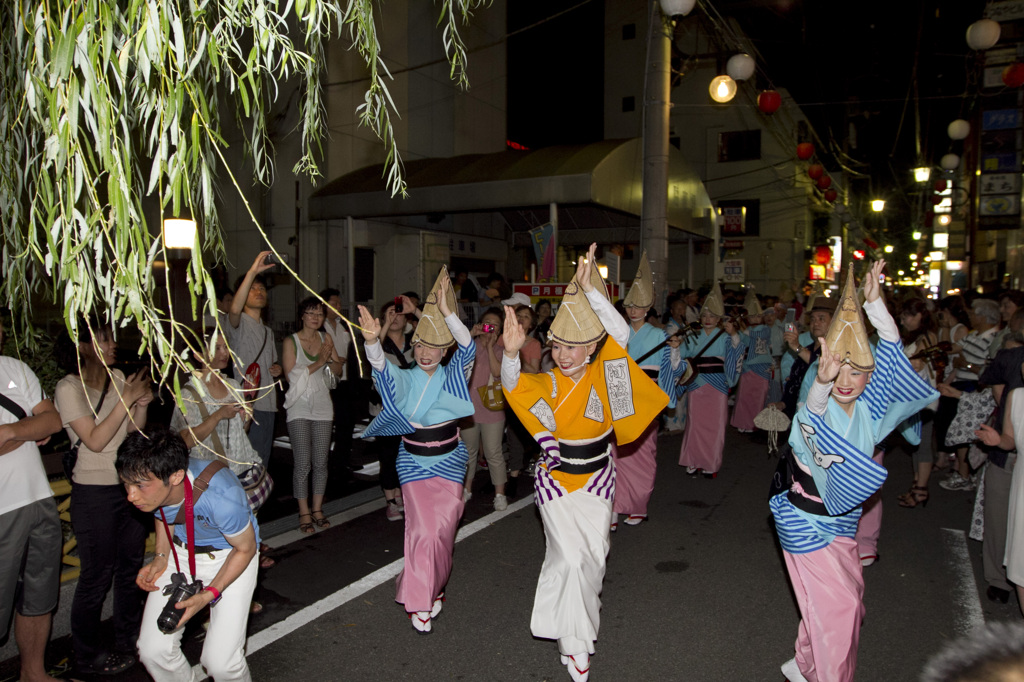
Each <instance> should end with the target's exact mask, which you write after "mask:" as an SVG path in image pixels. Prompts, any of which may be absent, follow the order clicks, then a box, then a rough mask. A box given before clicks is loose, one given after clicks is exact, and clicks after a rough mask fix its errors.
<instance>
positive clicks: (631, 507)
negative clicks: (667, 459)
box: [612, 420, 658, 516]
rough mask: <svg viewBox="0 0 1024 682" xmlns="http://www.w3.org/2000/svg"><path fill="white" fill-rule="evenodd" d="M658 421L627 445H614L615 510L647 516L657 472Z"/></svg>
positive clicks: (621, 512)
mask: <svg viewBox="0 0 1024 682" xmlns="http://www.w3.org/2000/svg"><path fill="white" fill-rule="evenodd" d="M657 454H658V420H654V421H653V422H651V424H650V426H648V427H647V428H646V429H645V430H644V432H643V433H642V434H640V437H639V438H637V439H636V440H635V441H633V442H632V443H626V444H625V445H612V457H614V458H615V508H614V509H615V513H616V514H638V515H643V516H646V515H647V503H648V502H650V501H651V493H652V492H653V491H654V474H655V472H656V471H657V468H658V463H657V461H656V460H657Z"/></svg>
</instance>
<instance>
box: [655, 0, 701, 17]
mask: <svg viewBox="0 0 1024 682" xmlns="http://www.w3.org/2000/svg"><path fill="white" fill-rule="evenodd" d="M658 4H660V5H661V13H662V14H664V15H665V16H666V17H678V16H686V15H687V14H689V13H690V12H691V11H692V10H693V6H694V5H696V4H697V0H659V3H658Z"/></svg>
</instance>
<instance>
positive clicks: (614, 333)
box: [576, 242, 629, 348]
mask: <svg viewBox="0 0 1024 682" xmlns="http://www.w3.org/2000/svg"><path fill="white" fill-rule="evenodd" d="M596 254H597V243H596V242H595V243H593V244H591V245H590V248H589V249H588V250H587V257H586V258H585V259H584V258H580V259H579V261H578V262H577V264H576V282H577V283H579V285H580V288H581V289H583V293H585V294H586V295H587V300H588V301H590V307H591V308H593V309H594V312H595V313H597V318H598V319H599V320H601V324H602V325H604V329H605V331H606V332H608V335H609V336H611V337H612V338H613V339H615V342H616V343H618V344H619V345H620V346H622V347H623V348H625V347H626V344H627V343H629V323H628V322H626V320H624V319H623V318H622V315H619V313H618V311H616V310H615V306H613V305H612V304H611V302H610V301H609V300H608V299H607V298H605V297H604V292H600V291H597V290H596V289H595V288H594V286H593V285H592V284H591V283H590V273H591V269H592V268H593V267H594V260H595V256H596Z"/></svg>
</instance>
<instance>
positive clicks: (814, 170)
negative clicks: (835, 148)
mask: <svg viewBox="0 0 1024 682" xmlns="http://www.w3.org/2000/svg"><path fill="white" fill-rule="evenodd" d="M824 174H825V168H824V167H823V166H822V165H821V164H820V163H812V164H811V165H810V166H808V167H807V176H808V177H809V178H810V179H811V180H817V179H818V178H820V177H821V176H822V175H824Z"/></svg>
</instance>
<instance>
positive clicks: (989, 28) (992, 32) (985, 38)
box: [967, 19, 1000, 50]
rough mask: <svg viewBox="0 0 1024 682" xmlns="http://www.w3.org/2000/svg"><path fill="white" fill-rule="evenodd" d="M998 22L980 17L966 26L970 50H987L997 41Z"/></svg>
mask: <svg viewBox="0 0 1024 682" xmlns="http://www.w3.org/2000/svg"><path fill="white" fill-rule="evenodd" d="M999 32H1000V29H999V22H998V21H992V20H991V19H980V20H978V21H976V22H974V23H973V24H971V25H970V26H968V27H967V45H968V46H970V48H971V49H972V50H987V49H988V48H990V47H992V46H993V45H995V44H996V43H998V42H999Z"/></svg>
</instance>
